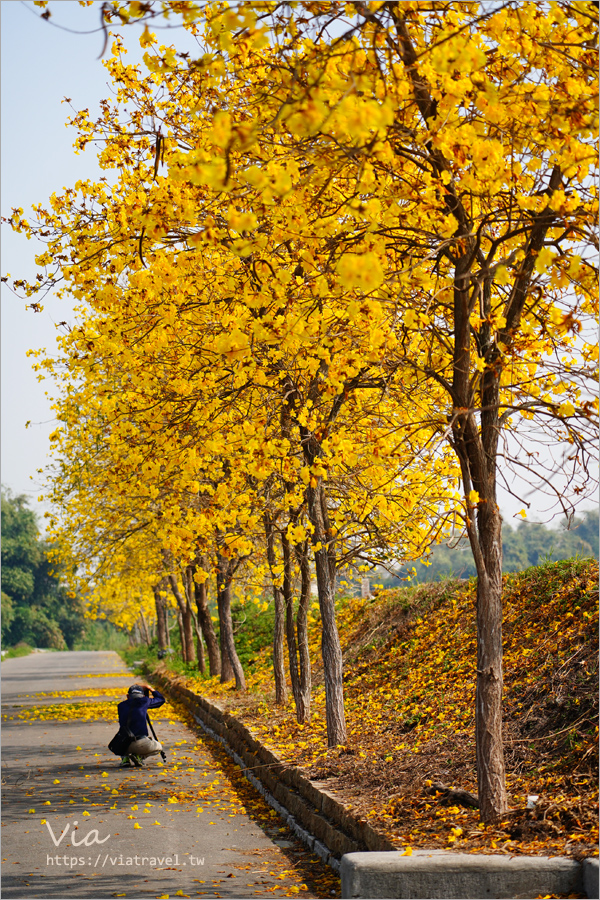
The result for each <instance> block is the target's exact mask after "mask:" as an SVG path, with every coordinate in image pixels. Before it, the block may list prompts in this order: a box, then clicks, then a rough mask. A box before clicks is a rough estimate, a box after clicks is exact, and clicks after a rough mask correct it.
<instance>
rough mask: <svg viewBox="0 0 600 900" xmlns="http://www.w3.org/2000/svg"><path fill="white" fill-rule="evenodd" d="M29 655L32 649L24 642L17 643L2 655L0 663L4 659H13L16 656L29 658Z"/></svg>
mask: <svg viewBox="0 0 600 900" xmlns="http://www.w3.org/2000/svg"><path fill="white" fill-rule="evenodd" d="M30 653H33V647H30V646H29V644H26V643H25V642H24V641H19V643H18V644H17V645H16V646H15V647H10V649H9V650H7V651H6V653H3V654H2V662H4V660H5V659H14V658H15V657H17V656H29V654H30Z"/></svg>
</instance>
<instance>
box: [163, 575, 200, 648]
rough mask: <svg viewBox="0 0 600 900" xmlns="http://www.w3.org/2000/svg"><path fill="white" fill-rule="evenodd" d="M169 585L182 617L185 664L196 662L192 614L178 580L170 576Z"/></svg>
mask: <svg viewBox="0 0 600 900" xmlns="http://www.w3.org/2000/svg"><path fill="white" fill-rule="evenodd" d="M168 579H169V584H170V585H171V590H172V591H173V596H174V597H175V600H176V601H177V609H178V612H179V615H180V616H181V626H180V627H181V628H182V634H183V637H182V656H183V661H184V662H194V661H195V659H196V650H195V647H194V633H193V631H192V612H191V609H190V608H189V606H188V604H187V602H186V600H184V598H183V597H182V595H181V591H180V590H179V585H178V584H177V579H176V578H175V576H174V575H169V576H168Z"/></svg>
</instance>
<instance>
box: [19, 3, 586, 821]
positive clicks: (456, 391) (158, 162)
mask: <svg viewBox="0 0 600 900" xmlns="http://www.w3.org/2000/svg"><path fill="white" fill-rule="evenodd" d="M158 14H160V15H163V14H164V15H166V16H168V17H177V16H181V17H182V20H183V23H184V26H185V27H186V28H187V29H188V31H189V32H190V33H191V34H193V35H194V36H195V37H196V39H197V41H198V53H197V54H191V53H189V52H186V53H182V54H178V53H177V51H176V49H175V48H172V47H166V46H162V47H161V46H158V44H157V41H156V38H155V36H154V35H153V34H152V33H151V31H150V29H149V27H147V28H146V30H145V32H144V35H143V36H142V38H141V43H142V45H143V46H144V47H145V49H146V54H145V56H144V62H145V65H146V67H147V69H148V71H149V74H147V75H144V76H142V75H141V74H140V72H139V71H138V69H137V68H136V67H135V66H130V65H127V63H126V61H125V56H124V48H123V47H122V45H121V44H120V43H119V42H118V41H117V42H116V45H115V47H114V51H113V57H112V59H111V60H110V61H109V62H108V68H109V70H110V71H111V74H112V76H113V78H114V80H115V82H116V83H117V84H118V91H117V97H116V103H115V104H110V103H106V104H105V105H104V108H103V110H102V114H101V117H100V119H99V120H98V122H96V123H93V122H91V121H90V119H89V116H88V115H87V114H85V113H80V114H78V115H77V116H75V118H74V122H75V124H76V125H77V127H78V129H79V137H78V140H77V146H78V147H79V148H83V147H84V146H85V145H86V144H87V143H89V142H90V141H95V140H96V141H98V140H102V141H103V142H104V147H103V149H102V151H101V153H100V159H101V163H102V165H105V166H106V167H107V168H110V167H114V168H116V169H117V170H118V172H119V177H118V182H117V184H116V185H115V186H113V187H109V186H108V184H106V185H102V184H98V185H92V184H80V185H79V186H78V187H77V193H75V192H72V193H67V194H66V195H63V196H62V197H60V198H58V197H56V198H53V200H52V208H51V209H49V210H47V211H44V210H41V209H40V210H38V214H39V216H40V222H41V225H40V228H42V229H43V230H45V231H46V232H47V234H48V237H47V240H48V242H49V247H48V254H47V255H45V256H42V257H40V260H39V262H40V263H41V264H45V263H47V264H48V265H49V266H56V267H58V271H59V272H60V276H61V277H64V278H65V279H66V283H67V285H68V289H69V290H70V291H71V293H73V294H74V296H76V297H81V298H82V299H85V301H86V302H87V303H89V304H90V305H91V306H92V308H93V309H94V310H95V311H97V314H98V315H99V316H105V319H103V321H104V323H105V324H104V325H103V326H102V331H103V335H102V337H101V340H102V341H103V342H104V343H105V347H106V350H108V351H110V352H115V353H119V354H121V355H124V357H125V358H126V360H127V366H129V365H130V364H133V366H134V370H135V371H136V374H135V376H133V375H132V382H131V386H130V387H128V386H127V385H126V386H125V387H126V391H125V393H128V394H131V395H132V396H131V398H130V399H131V402H132V403H133V404H134V405H135V404H138V406H136V409H137V410H138V412H139V413H140V414H141V413H142V412H143V415H144V416H146V417H147V419H148V422H149V426H148V427H149V428H150V429H151V430H152V432H153V433H154V434H156V435H158V436H159V437H157V438H156V440H157V449H158V448H159V446H160V450H159V452H158V454H157V455H156V457H155V458H154V465H155V466H157V467H158V468H159V469H160V466H161V465H163V462H162V459H161V453H162V452H163V451H164V453H165V454H166V457H167V458H169V446H168V442H167V441H165V440H164V437H163V436H164V435H166V434H168V433H169V432H168V427H167V423H169V422H171V423H173V422H174V421H175V420H177V423H178V425H177V427H178V433H181V430H182V429H183V428H184V427H188V428H189V429H190V432H191V433H192V434H194V435H196V437H197V444H194V449H195V450H196V452H198V446H200V442H201V443H202V450H201V451H200V455H201V456H202V465H201V466H200V465H199V466H198V468H199V469H203V467H204V468H206V467H207V470H208V471H209V473H210V467H211V465H212V466H214V454H215V452H216V450H217V449H218V450H219V451H221V450H222V449H223V445H224V444H226V445H227V450H228V451H229V450H230V449H231V448H233V447H237V446H239V447H240V452H242V451H243V453H245V457H244V458H245V461H246V462H245V466H246V471H247V473H248V474H249V475H250V476H251V477H252V478H254V479H258V480H264V479H265V478H266V477H267V476H268V475H269V474H271V473H272V472H273V471H274V470H275V471H277V472H278V473H280V474H281V476H282V478H283V482H284V483H285V484H286V492H287V494H288V495H290V497H289V499H290V503H289V508H292V509H293V508H297V506H298V505H299V500H300V499H301V502H302V503H304V504H305V508H306V511H307V517H308V524H309V525H310V537H311V541H312V545H313V549H314V559H315V566H316V573H317V579H318V582H319V599H320V605H321V615H322V620H323V655H324V661H325V671H326V690H327V694H328V699H329V703H328V731H329V738H330V742H332V743H335V742H337V741H340V740H343V739H344V736H345V727H344V722H343V702H342V687H341V652H340V648H339V639H338V638H337V630H336V628H335V617H334V608H333V588H334V585H335V570H336V566H337V565H338V563H339V559H340V558H343V557H344V554H346V553H349V554H352V553H356V552H357V547H358V546H359V544H360V538H361V537H364V535H365V532H367V534H368V540H371V539H372V535H375V534H376V540H375V539H373V540H372V543H373V547H374V548H375V547H376V550H377V552H378V553H379V552H382V548H385V550H384V551H383V552H386V551H389V552H391V551H392V549H394V548H396V547H398V545H400V544H404V545H406V548H407V549H406V550H405V552H406V555H407V556H410V554H411V552H412V553H413V554H417V553H418V552H419V551H420V550H422V548H423V547H424V545H425V544H426V542H427V540H429V539H430V538H431V537H433V536H434V535H435V534H436V533H437V531H436V529H437V528H438V526H436V524H435V523H436V521H438V522H441V523H446V522H448V521H449V519H448V517H449V516H450V515H451V514H454V513H457V514H458V515H460V516H462V519H463V522H464V525H465V528H466V530H467V533H468V536H469V540H470V543H471V547H472V550H473V555H474V559H475V562H476V566H477V572H478V591H477V621H478V660H477V673H478V676H477V698H476V732H477V733H476V740H477V759H478V782H479V799H480V807H481V814H482V817H483V819H484V820H485V821H489V820H491V819H493V818H494V817H496V816H498V815H500V814H501V813H502V812H503V811H504V810H505V808H506V791H505V783H504V763H503V752H502V730H501V724H502V720H501V700H502V598H501V572H502V560H501V542H500V528H501V517H500V512H499V509H498V504H497V496H496V491H497V478H498V472H499V460H503V461H506V460H507V459H508V458H509V457H510V455H511V453H512V446H511V443H510V439H511V436H513V435H516V436H519V435H525V436H527V429H531V428H536V429H537V433H538V434H543V433H544V432H546V433H547V434H549V435H550V439H551V440H552V441H553V442H554V443H555V444H556V445H561V444H562V446H563V447H564V448H565V450H566V453H565V456H564V460H563V465H562V468H563V469H564V470H565V471H567V469H568V472H567V475H568V477H567V481H569V482H570V486H571V487H572V488H573V490H574V491H575V492H581V491H583V490H585V487H586V485H585V482H586V480H587V477H588V472H589V469H588V458H589V453H590V445H591V440H592V439H593V438H594V436H595V434H596V425H595V421H596V420H595V415H596V409H597V404H595V401H594V399H593V390H592V389H591V388H590V384H591V383H592V381H593V379H594V378H595V364H596V360H597V342H596V337H595V331H594V332H593V333H592V332H591V331H590V326H591V325H592V324H593V322H594V316H595V315H596V304H595V298H596V288H595V285H596V274H597V273H596V267H595V260H594V257H593V256H592V255H591V251H590V247H591V246H592V245H593V242H594V240H595V234H596V221H597V186H596V185H597V182H596V163H597V150H596V148H595V140H596V135H597V97H598V91H597V51H596V47H597V10H596V8H595V5H594V4H589V3H578V4H573V3H568V2H555V3H550V4H548V8H546V7H542V6H540V4H538V3H532V2H524V3H523V2H512V0H509V2H506V3H504V4H502V5H499V6H498V5H486V4H481V3H476V2H464V3H462V2H459V3H454V4H451V5H441V4H426V3H422V2H406V3H401V4H398V3H392V2H379V0H378V2H369V3H363V2H350V3H341V2H298V3H297V4H296V5H295V6H294V7H293V8H292V7H290V6H288V5H284V4H278V3H261V2H258V3H252V4H250V3H246V2H240V3H238V4H236V5H235V6H229V5H227V4H220V3H218V4H206V5H204V4H203V5H197V4H194V3H177V2H163V3H158V2H157V3H143V4H141V3H114V4H107V5H106V6H105V7H104V16H105V19H106V21H107V22H108V21H115V20H117V21H119V22H121V23H123V24H126V23H127V22H128V21H130V20H132V19H134V20H140V19H143V20H145V21H146V22H147V23H148V25H150V24H151V20H152V19H153V18H154V17H155V16H156V15H158ZM13 224H14V227H16V228H17V229H21V230H28V229H30V228H31V226H30V225H29V224H28V223H27V222H26V221H25V220H24V219H23V218H22V211H20V210H18V211H15V214H14V216H13ZM49 282H50V283H52V282H53V275H52V271H50V273H49ZM100 285H101V287H100ZM29 290H30V291H31V292H32V293H33V292H34V291H36V290H37V288H36V287H30V288H29ZM121 290H124V291H125V293H126V295H127V299H126V300H125V301H124V302H123V301H122V300H121V298H120V291H121ZM131 314H133V319H134V320H135V324H134V326H133V327H134V329H135V331H136V338H135V341H131V342H130V343H127V342H126V340H125V335H126V330H127V320H128V318H129V316H130V315H131ZM113 321H116V322H118V323H119V324H118V325H117V326H116V327H117V329H118V331H119V336H118V338H117V339H116V340H115V341H114V346H112V347H111V344H110V341H111V338H110V337H109V335H110V329H111V328H112V323H113ZM143 322H145V328H146V331H145V332H143V330H142V323H143ZM109 323H110V324H109ZM194 329H196V330H195V332H194ZM184 334H185V335H187V336H186V337H180V335H184ZM142 335H145V336H144V337H142ZM153 342H154V343H155V344H156V348H155V349H154V350H149V351H148V353H145V351H144V353H145V355H144V354H140V359H143V362H142V364H141V366H140V367H139V368H137V367H136V366H135V356H136V354H137V353H138V352H139V350H138V347H139V346H140V344H141V343H145V346H146V347H148V348H150V345H151V344H152V343H153ZM163 355H164V356H169V355H171V357H173V356H176V355H177V356H179V359H180V363H181V373H182V374H181V377H180V378H179V379H175V380H173V379H170V378H165V382H164V384H160V383H159V382H160V377H161V376H160V374H159V373H160V372H161V366H162V359H163ZM151 359H154V360H155V368H156V371H155V370H154V369H153V368H150V365H151V364H150V360H151ZM91 360H92V361H90V363H89V365H88V369H89V368H90V367H92V366H93V357H92V358H91ZM195 379H198V381H199V382H200V383H201V388H195V386H194V382H195ZM157 388H158V389H159V393H160V396H161V398H162V399H163V400H165V402H162V401H161V402H160V403H159V402H157V401H156V400H155V395H154V393H153V391H155V390H156V389H157ZM140 403H143V404H145V406H144V407H143V410H142V407H140V406H139V404H140ZM128 414H129V413H128V412H127V413H125V412H123V416H122V419H121V420H120V421H121V422H125V421H127V415H128ZM257 435H260V437H258V436H257ZM263 435H264V438H265V440H263ZM215 444H216V446H215ZM177 446H178V447H179V445H177ZM267 447H268V449H267ZM187 452H188V448H186V451H185V453H187ZM189 452H191V451H189ZM529 452H530V453H533V451H531V450H530V451H529ZM207 454H208V455H207ZM184 455H185V454H184ZM513 457H514V459H515V463H516V465H520V466H525V468H526V471H527V477H528V478H530V479H531V480H534V477H535V476H536V475H537V474H539V475H540V476H541V477H542V479H543V478H544V477H545V476H544V473H543V471H540V469H539V466H537V464H536V463H535V456H532V455H530V456H529V457H527V456H526V455H524V454H523V453H522V454H521V455H516V456H515V455H514V453H513ZM452 459H453V460H454V462H452V461H451V460H452ZM182 465H183V468H184V469H185V464H182ZM456 467H458V471H459V472H460V481H461V495H462V496H457V495H456V490H455V487H456V486H455V484H453V483H452V479H453V478H454V477H455V475H456ZM192 469H193V465H191V466H190V474H189V479H190V483H192V482H193V481H194V480H196V479H194V477H193V472H192V471H191V470H192ZM504 471H505V472H506V468H504ZM350 474H351V477H350ZM342 475H344V476H345V475H348V476H349V477H348V479H347V480H346V479H345V478H343V477H342ZM186 477H187V476H186ZM386 479H387V481H386ZM440 479H441V480H440ZM444 479H445V481H444ZM288 482H289V484H290V486H291V488H290V489H288V487H287V483H288ZM546 484H547V485H549V487H550V488H553V487H554V488H555V489H556V490H557V491H558V492H559V493H561V492H562V489H563V485H562V482H561V483H560V485H556V486H555V485H553V483H552V479H551V478H550V479H549V478H546ZM221 485H222V487H221ZM301 485H304V487H301ZM509 486H510V485H509ZM386 487H387V491H386V490H385V488H386ZM155 489H156V488H155ZM219 490H221V492H222V498H219V499H223V501H224V502H223V504H222V506H221V509H226V510H228V513H227V515H228V516H229V521H228V523H227V524H228V526H230V527H231V528H233V526H234V524H235V525H237V524H239V523H238V522H237V517H236V516H235V515H234V514H233V513H232V512H231V506H230V505H229V504H230V500H229V499H226V497H228V498H231V496H232V495H231V494H229V493H228V492H229V484H228V483H227V482H226V481H221V482H220V486H219V487H217V488H216V489H215V494H218V493H219ZM244 490H247V488H246V489H242V488H241V487H240V490H239V491H238V493H241V494H243V492H244ZM291 495H293V498H292V496H291ZM380 498H381V499H380ZM213 500H214V495H213V496H211V503H212V501H213ZM411 504H412V506H411ZM242 508H244V509H245V508H246V507H245V506H242ZM348 511H350V512H351V513H352V515H349V514H347V513H348ZM338 513H339V517H338V518H339V523H338V520H337V519H335V516H336V515H338ZM345 513H346V514H345ZM171 515H172V516H176V515H177V513H176V512H175V511H174V510H173V512H172V513H171ZM227 515H226V516H225V518H227ZM221 516H223V513H221ZM386 517H388V519H389V522H390V524H391V531H390V534H389V539H388V537H386V535H385V531H386V528H385V526H384V527H383V528H382V523H385V522H386ZM234 519H235V520H236V521H235V522H234ZM334 520H335V521H334ZM367 523H373V525H371V524H369V525H367ZM293 527H295V526H293ZM298 527H304V526H300V525H299V526H298ZM439 527H442V528H443V524H442V525H441V526H439ZM369 529H371V530H369ZM377 531H379V533H377ZM298 537H299V539H300V538H301V537H302V535H300V534H299V535H298ZM234 540H235V541H236V542H237V543H238V544H240V547H239V548H235V549H240V551H241V552H243V547H242V546H241V545H243V544H244V541H245V540H246V541H247V540H248V538H244V537H242V536H241V535H238V536H236V537H235V539H234ZM182 541H183V543H182V548H183V545H184V544H185V538H182Z"/></svg>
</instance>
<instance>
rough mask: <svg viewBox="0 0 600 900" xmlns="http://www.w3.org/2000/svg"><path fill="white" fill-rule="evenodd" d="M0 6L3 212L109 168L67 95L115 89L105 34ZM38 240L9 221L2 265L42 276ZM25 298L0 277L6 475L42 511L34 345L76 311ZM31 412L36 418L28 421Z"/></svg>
mask: <svg viewBox="0 0 600 900" xmlns="http://www.w3.org/2000/svg"><path fill="white" fill-rule="evenodd" d="M100 7H101V3H100V2H95V3H94V4H93V6H92V7H90V8H87V9H82V8H81V7H79V5H78V3H77V2H76V0H61V2H57V0H53V2H51V4H50V9H51V10H52V13H53V16H52V20H51V22H56V23H57V24H60V25H63V26H66V27H68V28H71V29H74V30H76V31H79V32H85V31H91V30H93V29H97V28H98V24H99V16H100ZM32 10H35V14H34V13H33V12H32ZM0 13H1V26H2V27H1V41H2V44H1V66H2V81H1V85H2V97H1V101H2V102H1V106H0V112H1V122H2V132H1V133H2V146H1V151H2V152H1V163H2V172H1V175H2V194H1V208H2V215H3V216H9V215H10V212H11V208H12V207H13V206H20V207H22V208H23V210H24V212H25V215H26V216H27V214H28V212H29V210H30V207H31V205H32V204H33V203H37V202H41V203H45V201H46V200H47V199H48V197H49V196H50V194H52V193H53V192H54V191H60V190H61V189H62V188H63V187H65V186H69V185H72V184H73V183H74V182H75V181H76V180H77V179H79V178H95V177H96V176H97V175H99V174H101V173H100V172H99V170H98V168H97V166H96V162H95V155H94V150H93V148H91V149H90V150H89V151H88V152H87V153H85V154H83V155H81V156H76V155H74V153H73V150H72V146H71V145H72V141H73V138H74V133H73V130H72V129H70V128H66V127H65V120H66V118H67V117H68V116H69V114H70V110H69V108H68V106H67V105H66V104H63V103H62V102H61V101H62V100H63V98H64V97H65V96H67V97H70V98H71V99H72V103H73V106H74V107H75V108H76V109H84V108H86V107H88V108H90V111H91V113H92V114H93V113H94V111H95V110H97V109H98V105H99V101H100V100H101V99H102V98H103V97H105V96H108V95H109V88H108V86H107V74H106V71H105V69H104V67H103V65H102V62H101V60H99V59H98V58H97V57H98V55H99V53H100V51H101V49H102V45H103V36H102V33H101V32H100V31H96V33H93V34H82V33H79V34H72V33H69V32H67V31H62V30H60V29H59V28H57V27H53V25H52V24H51V23H48V22H45V21H43V20H41V19H40V18H39V10H37V8H35V7H34V6H33V4H32V3H31V2H27V3H21V2H18V0H1V2H0ZM139 33H140V32H139V27H131V28H127V29H125V30H124V36H125V38H126V43H127V45H128V46H129V47H130V49H131V54H130V57H129V58H128V61H131V62H138V61H139V60H140V59H141V51H140V49H139V45H138V42H137V38H138V35H139ZM171 40H173V41H176V42H177V44H178V45H179V47H180V48H181V45H182V42H185V44H186V45H188V44H190V39H189V38H188V37H187V35H185V34H184V33H183V32H182V30H181V29H176V30H173V31H163V32H162V34H161V42H162V41H164V42H165V43H170V41H171ZM186 49H191V47H190V46H186ZM103 174H104V173H103ZM39 249H40V246H39V245H38V247H36V245H35V242H34V241H33V240H31V241H27V240H26V239H25V238H24V237H23V236H22V235H14V234H13V233H12V232H11V230H10V228H9V227H7V226H6V225H3V226H2V264H1V268H2V274H3V275H5V274H6V273H7V272H9V273H10V275H11V277H12V278H14V277H29V278H34V277H35V264H34V262H33V257H34V254H35V253H36V252H39ZM24 305H25V304H24V303H23V302H21V301H19V300H17V299H15V298H14V296H13V295H12V294H11V293H10V292H9V291H8V290H7V289H6V288H5V286H4V285H2V483H3V484H5V485H7V486H8V487H10V488H11V490H13V492H15V493H18V494H21V493H25V494H28V495H29V496H30V497H31V499H32V506H33V507H34V508H38V510H40V506H39V504H38V503H37V500H36V498H37V496H38V494H39V493H40V489H39V488H38V487H37V486H36V482H37V483H39V479H40V476H37V475H36V469H40V468H43V467H44V466H45V465H46V463H47V461H48V458H47V453H48V447H49V444H48V435H49V433H50V431H51V430H52V428H53V419H52V412H51V410H50V406H49V402H48V400H47V398H46V396H45V391H46V390H48V391H51V390H52V385H51V383H50V382H44V383H41V384H40V383H38V382H37V380H36V376H35V374H34V373H33V372H32V371H31V362H30V360H29V359H28V358H27V357H26V352H27V350H28V349H29V348H38V347H48V348H51V347H52V346H53V345H54V342H55V335H56V331H55V327H54V323H55V322H59V321H63V320H66V321H67V322H68V321H70V320H72V312H71V309H70V307H69V304H68V302H67V301H66V300H63V301H58V300H57V299H56V298H52V297H47V298H46V300H45V301H44V306H45V308H44V312H43V313H41V314H34V313H33V312H31V311H26V310H25V308H24ZM28 420H30V421H31V422H32V423H34V424H33V425H32V426H31V427H30V428H29V429H27V430H26V429H25V422H26V421H28ZM31 476H33V481H32V480H31ZM528 499H529V500H530V501H533V503H532V508H531V510H530V513H529V517H530V518H542V519H547V515H546V514H544V513H543V510H544V509H545V507H546V503H545V502H544V501H543V498H541V497H540V498H539V499H540V504H539V506H538V504H537V503H536V498H535V497H529V498H528ZM500 502H501V506H502V508H503V510H504V512H505V514H506V515H507V518H508V519H509V521H510V520H511V519H512V517H513V516H514V515H515V514H516V513H517V512H518V510H519V509H520V508H521V506H522V504H521V503H519V502H517V501H515V500H513V499H512V498H510V497H508V496H507V495H501V496H500ZM585 505H586V507H589V506H590V505H591V504H590V502H588V503H586V504H585Z"/></svg>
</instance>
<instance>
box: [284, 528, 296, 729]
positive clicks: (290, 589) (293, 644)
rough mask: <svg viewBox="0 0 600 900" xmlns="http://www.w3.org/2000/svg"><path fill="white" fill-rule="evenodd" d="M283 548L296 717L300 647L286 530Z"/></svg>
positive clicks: (291, 673) (290, 663)
mask: <svg viewBox="0 0 600 900" xmlns="http://www.w3.org/2000/svg"><path fill="white" fill-rule="evenodd" d="M281 549H282V551H283V597H284V600H285V637H286V641H287V647H288V662H289V667H290V681H291V683H292V693H293V695H294V703H295V704H296V718H297V717H298V707H299V703H300V676H299V673H298V648H297V646H296V629H295V627H294V595H293V579H292V559H291V553H290V544H289V541H288V539H287V535H286V533H285V532H284V531H282V533H281Z"/></svg>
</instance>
